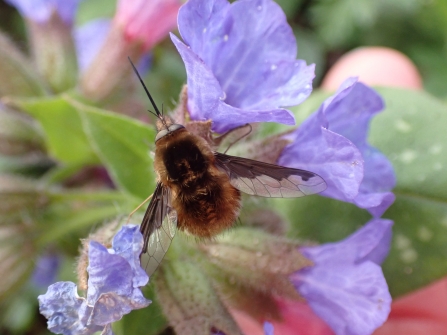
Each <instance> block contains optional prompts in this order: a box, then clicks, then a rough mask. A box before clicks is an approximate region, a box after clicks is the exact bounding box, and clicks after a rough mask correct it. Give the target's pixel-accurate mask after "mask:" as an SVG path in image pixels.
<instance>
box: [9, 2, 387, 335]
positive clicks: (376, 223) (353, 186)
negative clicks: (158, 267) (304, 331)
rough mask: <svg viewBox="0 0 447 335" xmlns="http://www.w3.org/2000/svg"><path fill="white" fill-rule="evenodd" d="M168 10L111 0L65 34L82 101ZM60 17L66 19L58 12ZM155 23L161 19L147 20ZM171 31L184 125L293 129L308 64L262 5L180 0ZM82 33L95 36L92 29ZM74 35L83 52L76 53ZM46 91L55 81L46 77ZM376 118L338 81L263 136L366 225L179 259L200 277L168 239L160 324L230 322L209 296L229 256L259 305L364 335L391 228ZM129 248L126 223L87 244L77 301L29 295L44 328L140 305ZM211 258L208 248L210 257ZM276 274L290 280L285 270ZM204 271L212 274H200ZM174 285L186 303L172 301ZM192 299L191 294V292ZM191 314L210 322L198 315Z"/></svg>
mask: <svg viewBox="0 0 447 335" xmlns="http://www.w3.org/2000/svg"><path fill="white" fill-rule="evenodd" d="M10 2H13V1H12V0H10ZM18 3H19V2H17V4H16V6H18V8H21V9H20V10H21V12H22V14H23V15H25V16H27V17H28V18H29V19H32V20H36V21H39V22H40V20H45V17H46V16H45V15H44V14H40V12H39V16H38V17H37V16H36V17H33V11H28V10H29V8H28V7H26V6H24V7H23V8H22V7H20V6H21V5H19V4H18ZM49 4H51V5H50V6H52V7H51V13H57V14H58V15H59V16H60V18H61V19H62V21H63V22H65V23H67V24H71V22H72V18H73V15H74V9H73V8H74V4H75V2H73V8H72V7H70V6H69V7H64V9H63V10H64V11H63V12H62V11H61V9H59V3H58V2H57V1H54V2H49ZM178 7H179V2H178V1H174V0H172V1H164V2H160V1H155V0H154V1H137V0H135V1H132V2H131V3H127V2H125V1H119V4H118V12H117V15H116V17H115V19H114V20H113V21H112V22H109V21H101V22H96V23H94V24H92V26H90V27H87V28H85V30H83V31H82V30H81V31H78V33H77V34H75V41H76V45H77V46H78V53H79V55H81V56H80V57H79V65H80V68H81V69H82V79H81V82H80V85H79V87H80V90H81V91H82V93H83V94H84V97H87V98H89V99H91V100H95V101H101V100H103V99H107V98H110V97H111V96H113V94H112V93H113V92H116V90H117V89H118V88H120V86H119V82H120V81H121V79H122V74H123V73H124V71H126V72H127V71H128V69H126V70H124V65H123V64H120V65H117V64H119V63H120V62H122V59H123V54H124V53H129V55H130V56H137V57H138V58H141V56H142V55H143V54H144V52H146V51H147V50H148V49H150V48H151V47H152V46H153V44H154V43H156V42H157V41H159V40H160V38H161V36H164V35H165V34H166V33H167V31H168V30H169V29H170V27H171V24H170V22H171V21H172V20H173V17H174V16H175V13H176V12H177V9H178ZM68 9H70V13H71V16H70V15H68V14H67V11H68ZM158 10H159V11H161V12H162V13H163V14H164V15H165V16H166V17H163V18H162V19H161V17H162V15H163V14H160V15H156V12H157V11H158ZM160 20H161V21H163V20H166V21H163V24H162V25H158V24H157V23H158V22H161V21H160ZM178 28H179V33H180V35H181V39H182V40H181V39H180V38H178V37H177V36H176V35H174V34H171V40H172V42H173V43H174V45H175V47H176V48H177V50H178V52H179V54H180V56H181V58H182V60H183V62H184V65H185V68H186V72H187V91H186V92H187V99H185V102H186V104H185V109H186V110H183V112H185V113H187V114H189V116H190V118H189V119H190V120H192V121H207V120H211V121H212V130H213V131H215V132H218V133H224V132H227V131H229V130H232V129H234V128H236V127H238V126H241V125H244V124H246V123H256V122H277V123H282V124H286V125H294V124H295V119H294V115H293V113H292V111H290V110H288V109H286V108H287V107H290V106H295V105H297V104H300V103H301V102H303V101H304V100H305V99H306V98H307V97H308V96H309V95H310V94H311V92H312V80H313V78H314V66H313V65H307V64H306V62H305V61H303V60H299V59H296V54H297V45H296V41H295V37H294V35H293V32H292V29H291V27H290V26H289V25H288V24H287V21H286V18H285V15H284V13H283V12H282V10H281V8H280V7H279V6H278V5H277V4H276V3H275V2H273V1H272V0H239V1H235V2H233V3H230V2H229V1H227V0H189V1H188V2H187V3H185V4H184V5H183V6H182V7H181V8H180V10H179V12H178ZM92 31H96V32H98V33H97V34H91V32H92ZM99 31H102V33H101V32H99ZM86 38H88V39H90V40H91V41H92V43H93V44H96V47H92V48H88V47H86V46H85V45H83V40H85V39H86ZM100 44H101V45H102V46H101V47H98V45H100ZM89 45H91V44H89ZM111 45H114V47H113V48H114V49H113V52H110V46H111ZM126 56H127V55H126ZM118 60H119V61H118ZM125 66H126V67H127V66H128V65H127V64H125ZM111 69H114V71H112V72H113V74H111ZM53 83H55V85H57V81H53ZM180 108H181V106H180ZM382 109H383V101H382V99H381V97H380V96H379V95H378V94H377V93H376V92H375V91H374V90H373V89H371V88H369V87H367V86H366V85H364V84H362V83H360V82H358V80H357V79H356V78H348V79H347V80H346V81H345V82H344V83H343V84H342V85H341V87H340V88H339V89H338V91H337V92H336V93H335V94H334V95H333V96H331V97H329V98H328V99H326V101H324V102H323V104H322V105H321V106H320V107H319V108H318V109H317V110H316V111H315V112H314V113H313V114H312V115H311V116H310V117H309V118H308V119H307V120H305V121H304V122H303V123H302V124H301V125H300V126H299V127H298V128H297V129H295V130H293V131H291V132H288V133H287V134H281V135H280V136H276V137H275V138H271V140H272V141H276V140H278V139H279V140H281V141H285V142H286V143H287V144H286V145H284V146H282V147H281V150H280V153H279V155H278V158H277V160H276V163H277V164H279V165H283V166H288V167H293V168H299V169H305V170H309V171H312V172H314V173H317V174H318V175H320V176H321V177H323V178H324V180H325V182H326V184H327V189H326V190H325V191H324V192H323V193H322V195H323V196H326V197H330V198H334V199H337V200H340V201H345V202H349V203H352V204H355V205H356V206H358V207H359V208H362V209H366V210H367V211H369V213H370V214H371V215H372V216H373V219H372V220H371V221H370V222H368V223H367V224H366V225H365V226H363V227H362V228H360V229H359V230H358V231H357V232H356V233H354V234H353V235H351V236H350V237H348V238H346V239H345V240H343V241H341V242H337V243H329V244H324V245H321V246H312V247H310V246H300V247H297V246H296V245H295V244H287V243H289V242H287V241H286V240H285V239H284V240H279V239H275V237H265V235H260V236H261V237H260V239H263V240H262V243H261V242H260V241H259V240H258V241H257V242H252V245H250V243H251V242H248V241H244V243H246V244H247V248H246V249H244V248H242V247H241V245H238V244H237V243H238V242H237V241H230V242H228V241H226V242H225V243H227V244H225V245H218V246H203V245H202V246H201V247H200V248H197V247H196V249H193V251H192V252H191V254H193V255H194V257H197V258H198V259H199V260H200V261H202V262H203V263H200V264H206V266H204V269H203V272H202V269H201V268H200V267H198V266H197V264H195V261H190V260H189V261H183V259H184V257H187V255H189V253H188V252H186V251H187V250H188V248H189V247H190V246H189V245H190V244H191V242H190V241H188V242H184V241H183V242H179V243H183V244H181V245H182V246H185V249H184V250H186V251H185V252H184V254H182V255H181V256H179V257H178V259H181V260H182V261H181V262H180V261H179V260H177V261H176V260H175V255H174V257H173V259H174V260H170V261H171V263H170V267H168V268H167V269H166V271H164V272H163V274H162V275H160V276H159V277H160V278H164V279H166V282H163V281H162V280H161V279H160V278H158V287H157V288H158V289H159V292H160V293H159V299H160V304H161V305H162V306H161V307H162V308H163V309H164V311H172V310H173V311H175V313H173V315H174V316H172V320H170V321H171V323H174V324H173V326H174V328H175V329H176V331H177V332H180V331H182V333H183V334H189V333H188V332H187V331H188V329H189V326H191V325H193V326H197V327H202V328H200V329H208V330H209V331H210V333H211V329H214V328H212V327H216V329H218V330H217V331H216V332H218V333H222V331H225V333H227V332H228V330H226V329H223V328H222V329H223V330H221V328H219V327H218V325H215V324H211V325H210V324H209V323H211V321H207V320H203V319H204V315H205V316H207V315H210V316H211V317H215V316H216V315H219V316H220V315H221V314H219V313H225V317H230V316H229V315H230V314H229V313H228V312H227V311H226V309H225V308H226V306H225V305H226V304H225V303H224V302H222V301H220V300H219V299H220V298H219V297H221V296H224V295H225V294H217V293H216V294H215V292H214V291H213V289H214V287H217V286H219V285H218V284H221V287H222V286H225V284H226V280H227V279H228V278H230V279H228V281H230V282H231V279H232V278H238V277H237V274H234V273H233V272H234V271H235V268H236V266H235V267H234V268H231V267H230V266H226V265H225V264H223V263H222V262H225V260H222V259H223V258H222V257H221V256H222V255H225V254H226V255H231V254H232V253H233V254H235V256H237V257H235V258H236V261H235V262H239V263H237V264H236V263H235V264H236V265H237V266H239V267H240V268H241V269H243V267H244V264H247V266H246V268H247V269H253V268H256V270H259V272H258V273H247V276H248V277H249V278H248V279H247V280H246V281H245V282H244V285H245V284H247V283H248V284H247V285H246V286H244V287H249V288H250V289H253V291H256V288H252V287H254V286H256V282H255V280H258V281H259V282H260V283H259V286H262V287H263V289H262V290H258V291H256V293H257V294H258V293H259V294H258V296H257V297H258V298H259V297H261V298H262V299H267V301H270V300H268V299H272V300H273V298H271V297H268V298H266V297H265V291H267V289H265V288H268V287H269V285H271V287H274V288H275V290H273V289H272V292H273V291H275V294H278V295H281V294H282V295H283V296H286V295H287V294H290V295H291V296H294V297H295V298H297V299H299V298H304V299H305V300H306V302H307V303H308V305H309V306H310V307H311V308H312V310H313V312H314V313H315V314H316V315H317V316H318V317H320V318H321V319H322V320H324V321H325V322H326V323H327V325H328V326H329V327H330V328H331V329H332V330H333V331H334V332H335V333H336V334H337V335H344V334H347V335H368V334H371V333H372V332H373V331H374V330H375V329H376V328H377V327H379V326H380V325H381V324H382V323H383V322H384V321H385V320H386V318H387V316H388V313H389V311H390V304H391V297H390V294H389V292H388V286H387V283H386V281H385V279H384V276H383V273H382V270H381V267H380V264H381V263H382V261H383V260H384V259H385V257H386V255H387V254H388V251H389V245H390V240H391V226H392V222H391V221H389V220H385V219H381V216H382V215H383V213H384V212H385V211H386V209H387V208H388V207H389V206H390V205H391V204H392V203H393V201H394V195H393V193H392V192H391V190H392V188H393V187H394V184H395V177H394V173H393V169H392V166H391V164H390V162H389V161H388V160H387V158H386V157H385V156H384V155H383V154H381V153H380V152H379V151H378V150H377V149H376V148H374V147H372V146H371V145H370V144H369V143H368V142H367V135H368V128H369V122H370V120H371V118H372V117H373V116H374V115H375V114H376V113H378V112H380V111H381V110H382ZM268 140H269V139H267V141H268ZM360 223H361V222H359V224H360ZM282 242H284V245H286V244H287V247H290V245H292V246H293V249H292V251H291V249H287V248H286V247H284V249H282V250H279V249H280V248H279V247H277V246H278V245H279V244H280V243H282ZM173 243H174V244H175V241H174V242H173ZM188 243H189V244H188ZM216 243H219V242H216ZM256 244H258V246H256ZM261 244H262V245H265V246H275V248H271V250H266V251H265V253H264V251H263V250H259V249H257V248H259V245H261ZM141 247H142V237H141V235H140V234H139V232H138V228H137V227H135V226H124V228H123V230H121V231H120V232H119V233H118V234H117V235H116V237H115V239H114V242H113V248H112V249H111V250H107V249H106V248H105V247H103V246H102V245H100V244H99V243H95V242H91V243H90V246H89V267H88V272H89V279H88V290H87V295H86V298H83V297H79V296H78V295H77V292H76V290H77V288H76V285H75V284H74V283H69V282H60V283H56V284H53V285H51V286H50V287H49V289H48V292H47V293H46V294H45V295H42V296H40V297H39V303H40V309H41V313H42V314H43V315H45V317H47V318H48V320H49V321H48V327H49V329H50V330H51V331H53V332H56V333H62V334H70V335H71V334H73V335H74V334H91V333H94V332H96V331H102V332H103V333H104V334H110V333H111V326H110V325H111V323H112V322H114V321H117V320H119V319H120V318H121V317H122V316H123V315H124V314H127V313H129V312H130V311H131V310H132V309H137V308H143V307H146V306H147V305H149V303H150V301H149V300H147V299H145V298H144V297H143V295H142V293H141V291H140V287H142V286H144V285H146V283H147V281H148V278H147V276H146V275H145V273H144V271H143V270H142V269H141V268H140V265H139V256H140V252H141ZM213 248H214V249H213ZM191 249H192V248H191ZM182 250H183V249H182ZM211 250H219V253H220V254H219V255H220V256H219V257H220V258H219V257H217V256H216V255H215V254H213V252H212V251H211ZM285 251H287V252H288V257H284V259H282V260H281V261H283V263H280V264H285V266H284V267H283V268H282V269H277V267H276V266H275V264H272V263H273V261H272V260H274V259H275V257H274V255H275V254H274V253H275V252H276V253H277V254H276V255H278V254H279V255H284V253H285ZM289 251H290V252H289ZM269 252H270V253H271V254H269ZM207 253H208V254H207ZM281 253H283V254H281ZM291 255H293V256H295V255H296V256H297V257H296V258H297V259H296V262H295V261H294V260H291V259H290V258H291V257H290V256H291ZM244 257H245V258H244ZM211 259H212V260H211ZM247 260H250V262H248V261H247ZM232 261H234V259H233V260H232ZM213 262H214V263H213ZM244 262H245V263H244ZM211 263H212V264H211ZM222 264H223V265H222ZM228 264H230V263H228ZM228 264H227V265H228ZM219 267H223V268H224V269H227V270H228V271H227V273H228V274H231V275H229V276H228V278H222V277H223V275H222V277H219V275H220V273H219V271H216V268H219ZM286 268H287V269H293V271H288V273H285V269H286ZM238 269H239V268H238ZM245 270H246V269H245ZM182 271H183V273H182ZM232 271H233V272H232ZM246 271H247V270H246ZM241 272H242V271H241ZM244 274H245V273H244ZM264 274H265V276H264ZM206 275H210V276H209V277H213V276H215V277H216V278H217V279H216V278H212V279H208V277H207V276H206ZM233 275H234V276H233ZM163 276H164V277H163ZM213 280H214V281H213ZM219 280H220V281H219ZM269 281H271V282H269ZM216 283H217V284H216ZM222 283H224V284H222ZM199 284H203V290H195V289H196V287H195V286H197V285H199ZM188 285H190V286H188ZM250 285H251V286H250ZM236 286H237V285H236ZM241 286H242V285H241ZM179 287H180V288H179ZM181 289H183V290H187V291H188V294H185V293H184V292H179V290H181ZM220 289H222V288H220ZM226 289H228V290H232V289H235V288H234V287H232V288H226ZM222 290H223V292H225V289H222ZM194 292H195V293H197V296H198V298H197V299H196V298H195V297H193V295H194ZM203 292H206V294H205V293H203ZM230 292H233V291H230ZM219 293H222V292H219ZM225 293H227V292H225ZM242 293H243V292H242ZM227 295H228V296H231V294H227ZM271 295H272V296H273V295H274V294H273V293H272V294H271ZM163 297H164V298H165V301H164V302H163V299H162V298H163ZM200 299H203V301H205V303H202V304H200V303H201V302H203V301H200ZM263 301H264V300H263ZM238 303H239V305H238V306H243V305H244V302H241V301H239V302H238ZM247 305H248V304H245V306H247ZM204 306H205V307H204ZM202 310H203V311H205V312H206V313H209V314H204V315H203V314H200V313H199V312H200V311H202ZM198 311H199V312H198ZM254 313H255V312H254ZM182 315H185V318H184V319H182V318H181V317H182ZM258 316H259V315H258ZM176 318H177V319H176ZM217 319H218V318H216V319H212V318H211V319H210V320H212V321H213V322H214V320H217ZM261 319H262V318H261ZM173 320H174V321H173ZM188 322H190V323H188ZM193 322H196V323H195V324H193ZM216 322H218V321H216ZM210 326H212V327H210ZM226 326H227V327H229V328H227V329H231V331H233V330H234V329H236V330H235V334H236V333H237V327H236V326H234V325H233V324H232V323H230V322H222V327H226ZM191 329H194V328H191ZM198 329H199V328H198ZM265 333H266V334H269V335H270V334H273V326H272V325H271V324H269V323H265Z"/></svg>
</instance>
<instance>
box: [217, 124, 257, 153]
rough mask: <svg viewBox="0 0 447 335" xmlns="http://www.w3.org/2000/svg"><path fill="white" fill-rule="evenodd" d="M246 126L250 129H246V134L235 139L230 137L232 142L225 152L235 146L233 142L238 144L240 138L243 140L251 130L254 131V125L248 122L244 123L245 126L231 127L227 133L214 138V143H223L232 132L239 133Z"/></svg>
mask: <svg viewBox="0 0 447 335" xmlns="http://www.w3.org/2000/svg"><path fill="white" fill-rule="evenodd" d="M245 128H248V130H247V131H246V133H245V134H243V135H241V136H239V137H238V138H236V139H235V140H233V139H230V141H231V142H230V144H229V145H228V147H227V149H226V150H225V151H224V154H225V153H226V152H227V151H228V150H229V149H230V148H231V147H232V146H233V144H236V143H237V142H239V141H240V140H242V139H243V138H244V137H246V136H248V135H250V133H251V131H252V126H251V124H249V123H247V124H244V125H243V126H239V127H236V128H234V129H231V130H229V131H227V132H226V133H225V134H222V135H220V136H219V137H217V138H215V139H214V144H215V145H216V146H219V145H220V144H222V142H223V141H224V140H225V139H226V138H227V137H228V136H229V135H231V134H238V133H240V130H243V129H245ZM233 137H234V136H233Z"/></svg>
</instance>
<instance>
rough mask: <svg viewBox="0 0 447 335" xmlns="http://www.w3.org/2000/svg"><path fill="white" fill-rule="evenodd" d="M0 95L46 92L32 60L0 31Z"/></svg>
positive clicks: (29, 94) (27, 94) (41, 93)
mask: <svg viewBox="0 0 447 335" xmlns="http://www.w3.org/2000/svg"><path fill="white" fill-rule="evenodd" d="M0 78H2V80H0V96H6V95H10V96H25V97H26V96H29V97H31V96H40V95H44V94H45V92H46V89H45V84H44V83H43V81H42V78H41V77H40V76H39V75H38V74H37V72H36V71H35V69H34V67H33V66H32V62H31V61H30V60H29V59H28V58H27V57H26V56H25V55H24V54H23V53H22V52H21V51H20V50H19V49H18V48H16V46H15V45H14V44H13V43H12V42H11V41H10V40H9V39H8V37H6V36H5V35H4V34H3V33H2V32H0Z"/></svg>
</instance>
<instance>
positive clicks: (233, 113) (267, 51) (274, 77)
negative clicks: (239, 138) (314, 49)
mask: <svg viewBox="0 0 447 335" xmlns="http://www.w3.org/2000/svg"><path fill="white" fill-rule="evenodd" d="M178 25H179V30H180V34H181V36H182V38H183V40H184V42H185V43H186V45H185V44H184V43H182V42H181V41H180V40H179V39H178V38H177V37H176V36H174V35H172V34H171V38H172V41H173V42H174V44H175V46H176V47H177V49H178V51H179V53H180V55H181V57H182V59H183V62H184V63H185V66H186V72H187V77H188V79H187V83H188V109H189V112H190V114H191V118H192V119H193V120H207V119H212V120H213V130H215V131H217V132H225V131H227V130H230V129H232V128H235V127H237V126H240V125H243V124H245V123H249V122H261V121H263V122H280V123H284V124H289V125H292V124H294V123H295V120H294V117H293V115H292V113H291V112H290V111H288V110H286V109H282V108H280V106H293V105H297V104H299V103H301V102H302V101H303V100H305V99H306V98H307V97H308V96H309V94H310V93H311V91H312V79H313V78H314V65H310V66H307V65H306V63H305V62H304V61H302V60H297V59H295V57H296V53H297V46H296V41H295V37H294V35H293V33H292V29H291V28H290V26H289V25H288V24H287V21H286V18H285V15H284V13H283V12H282V10H281V8H280V7H279V6H278V5H277V4H276V3H274V2H273V1H271V0H240V1H236V2H234V3H232V4H230V3H229V2H228V1H227V0H210V1H208V0H206V1H205V0H190V1H188V2H187V3H186V4H185V5H183V6H182V7H181V8H180V11H179V16H178Z"/></svg>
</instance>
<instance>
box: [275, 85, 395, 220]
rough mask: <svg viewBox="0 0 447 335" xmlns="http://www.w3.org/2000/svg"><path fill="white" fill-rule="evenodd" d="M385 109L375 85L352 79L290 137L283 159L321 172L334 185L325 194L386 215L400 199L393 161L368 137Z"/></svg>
mask: <svg viewBox="0 0 447 335" xmlns="http://www.w3.org/2000/svg"><path fill="white" fill-rule="evenodd" d="M382 109H383V101H382V98H381V97H380V96H379V95H378V94H377V93H376V92H375V91H374V90H373V89H371V88H369V87H367V86H366V85H364V84H362V83H359V82H357V79H356V78H349V79H348V80H346V81H345V82H344V83H343V84H342V85H341V87H340V88H339V89H338V91H337V92H336V93H335V94H334V95H333V96H331V97H330V98H328V99H327V100H326V101H325V102H324V103H323V104H322V105H321V106H320V108H319V109H318V110H317V111H316V112H315V113H314V114H312V115H311V116H310V117H309V118H308V119H307V120H306V121H304V122H303V124H302V125H301V126H300V127H299V128H298V129H297V130H296V131H295V132H293V133H292V134H291V135H288V136H287V138H288V139H289V140H291V141H292V144H290V145H289V146H287V147H286V148H285V149H284V151H283V152H282V154H281V157H280V159H279V161H278V163H279V164H281V165H284V166H290V167H296V168H301V169H307V170H310V171H313V172H316V173H318V174H319V175H321V176H322V177H323V178H324V179H325V181H326V183H327V184H328V188H327V189H326V191H324V192H322V195H325V196H328V197H331V198H335V199H338V200H343V201H347V202H352V203H354V204H356V205H357V206H358V207H361V208H366V209H368V211H369V212H370V213H371V214H372V215H373V216H375V217H380V216H381V215H382V214H383V213H384V212H385V210H386V209H387V208H388V207H389V206H390V205H391V204H392V203H393V202H394V198H395V197H394V194H393V193H391V189H392V188H393V187H394V185H395V183H396V181H395V177H394V172H393V168H392V165H391V163H390V162H389V161H388V159H387V158H386V157H385V155H383V154H382V153H380V152H379V151H378V150H377V149H376V148H374V147H372V146H370V145H369V144H368V143H367V141H366V137H367V134H368V127H369V121H370V119H371V118H372V117H373V116H374V115H375V114H376V113H378V112H379V111H381V110H382ZM346 162H350V164H346Z"/></svg>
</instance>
